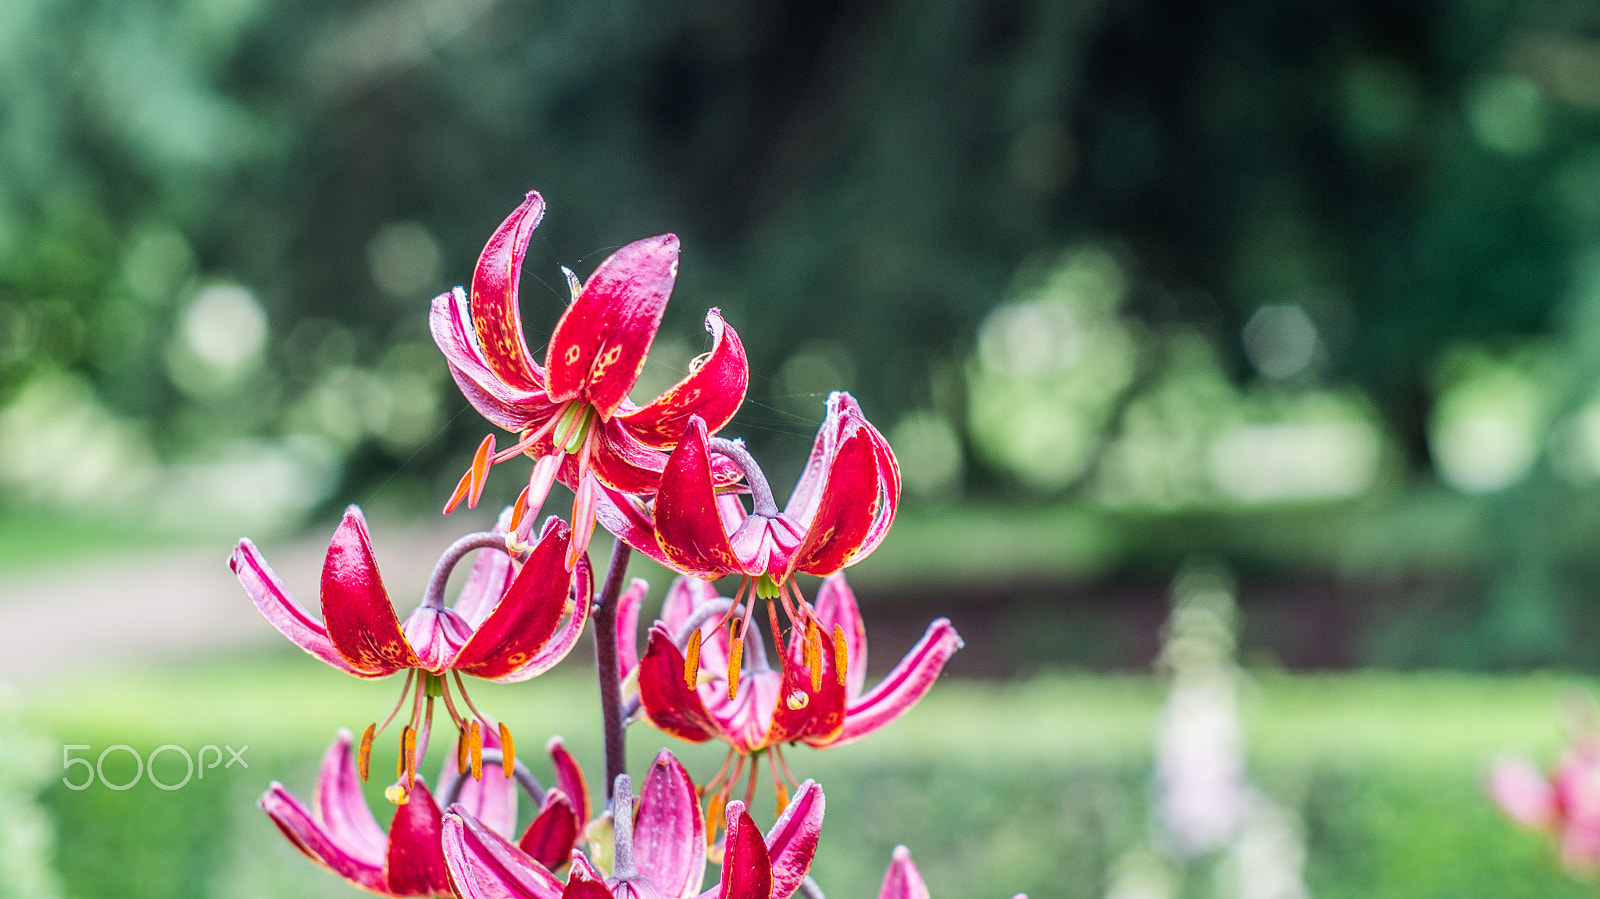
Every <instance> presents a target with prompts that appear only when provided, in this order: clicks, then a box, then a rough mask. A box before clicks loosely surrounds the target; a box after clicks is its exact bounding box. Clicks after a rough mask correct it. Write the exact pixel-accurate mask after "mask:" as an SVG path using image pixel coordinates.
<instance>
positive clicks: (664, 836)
mask: <svg viewBox="0 0 1600 899" xmlns="http://www.w3.org/2000/svg"><path fill="white" fill-rule="evenodd" d="M633 852H634V860H635V863H636V864H637V865H638V868H639V874H640V876H641V877H643V878H644V879H645V880H647V881H649V882H650V883H651V885H653V886H654V887H655V888H656V889H657V890H659V891H660V893H661V895H662V896H692V895H694V894H695V893H698V892H699V891H700V884H701V882H702V881H703V880H704V879H705V871H706V832H705V820H704V818H702V817H701V815H700V795H699V793H698V792H696V791H695V787H694V782H693V781H692V780H690V779H689V772H688V771H685V770H684V769H683V766H682V765H681V764H679V763H678V760H677V759H675V758H673V756H672V753H670V752H668V751H667V750H665V749H663V750H661V751H660V752H659V753H657V754H656V760H655V763H654V764H652V765H651V766H650V773H649V774H647V775H646V776H645V780H644V788H643V789H642V790H640V792H639V818H638V822H637V824H635V826H634V831H633Z"/></svg>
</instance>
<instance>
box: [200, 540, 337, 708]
mask: <svg viewBox="0 0 1600 899" xmlns="http://www.w3.org/2000/svg"><path fill="white" fill-rule="evenodd" d="M228 567H229V568H232V569H233V573H234V574H236V575H238V576H239V583H240V584H241V585H243V586H244V592H245V593H247V594H249V596H250V601H251V602H253V603H255V606H256V610H257V611H259V612H260V613H261V615H262V617H264V618H266V619H267V623H269V624H271V625H272V626H273V627H275V628H277V629H278V632H279V633H281V634H283V635H284V636H285V637H288V638H289V640H290V641H291V642H292V643H294V645H296V646H298V647H300V648H301V649H303V650H305V651H306V652H308V653H310V654H312V655H313V656H316V657H317V658H319V659H321V660H322V661H324V662H327V663H328V664H329V665H332V666H333V667H335V668H337V669H339V670H340V671H344V672H347V673H349V674H354V675H358V676H363V675H364V674H365V673H364V672H362V671H360V670H358V669H356V668H355V667H353V666H351V664H350V663H349V662H346V661H345V660H344V656H342V655H340V654H339V651H338V650H337V649H334V648H333V641H332V640H330V639H329V638H328V629H327V628H326V627H324V626H323V624H322V622H321V621H318V620H317V618H316V616H314V615H312V614H311V612H309V611H308V610H307V609H306V607H305V606H302V605H300V603H299V602H298V601H297V600H296V599H295V598H294V597H293V596H291V595H290V594H289V591H288V589H286V588H285V587H284V586H283V581H281V580H279V578H278V575H277V574H276V573H275V572H273V570H272V566H270V565H268V564H267V560H266V559H265V558H263V557H262V555H261V552H260V551H259V550H257V549H256V545H255V544H254V543H251V542H250V541H249V540H240V541H239V545H238V546H236V547H234V549H233V555H231V556H229V557H228Z"/></svg>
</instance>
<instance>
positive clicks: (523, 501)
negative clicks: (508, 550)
mask: <svg viewBox="0 0 1600 899" xmlns="http://www.w3.org/2000/svg"><path fill="white" fill-rule="evenodd" d="M527 514H528V488H527V487H524V488H522V492H521V493H519V494H517V501H516V502H514V503H512V504H511V529H510V531H509V532H508V533H512V534H515V533H516V532H517V530H518V529H519V528H521V527H522V519H523V518H525V517H526V516H527Z"/></svg>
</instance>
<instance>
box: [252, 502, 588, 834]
mask: <svg viewBox="0 0 1600 899" xmlns="http://www.w3.org/2000/svg"><path fill="white" fill-rule="evenodd" d="M501 521H502V524H501V531H500V533H501V534H503V533H504V531H503V528H504V524H505V522H506V516H505V515H502V517H501ZM503 539H504V538H503V537H501V536H499V535H483V536H480V537H477V538H467V539H466V540H464V541H461V542H458V544H457V546H456V547H452V550H451V551H449V552H447V553H446V555H445V557H444V558H443V559H441V560H440V564H439V566H438V567H436V568H435V570H434V573H433V578H432V579H431V581H430V583H429V587H428V591H427V594H426V596H425V598H424V600H423V603H422V605H421V606H419V607H418V608H417V610H416V611H414V612H412V613H411V615H410V616H409V617H407V618H406V621H405V624H404V625H402V624H401V623H400V620H399V618H398V617H397V616H396V615H395V611H394V605H393V603H391V602H390V600H389V594H388V592H387V591H385V590H384V587H383V579H382V578H381V577H380V576H379V574H378V564H377V561H376V559H374V558H373V554H372V539H371V537H370V536H369V535H368V533H367V523H366V520H365V519H364V518H363V517H362V515H361V510H360V509H359V508H357V507H356V506H350V507H349V508H348V509H346V510H345V514H344V520H343V521H342V522H340V524H339V528H338V530H336V531H335V532H334V535H333V540H332V542H331V543H330V544H329V545H328V554H327V557H326V559H325V560H324V562H323V565H322V620H321V621H319V620H317V618H316V617H315V616H314V615H312V614H311V613H310V612H309V611H307V610H306V608H305V607H304V606H302V605H300V603H299V602H297V601H296V600H295V598H294V597H293V596H292V595H290V593H289V591H288V590H287V589H286V588H285V587H284V585H283V582H282V581H281V580H279V578H278V576H277V575H276V574H275V573H274V572H273V570H272V568H271V566H269V565H268V564H267V561H266V559H265V558H263V557H262V556H261V553H260V552H259V551H258V550H257V549H256V547H255V544H254V543H252V542H250V541H249V540H241V541H239V545H238V546H237V547H236V548H235V549H234V551H233V555H232V556H231V557H230V558H229V559H228V565H229V566H230V567H231V568H232V569H233V571H234V573H235V574H236V575H238V577H239V582H240V583H241V584H243V585H244V589H245V592H246V593H248V594H249V595H250V599H251V601H252V602H254V603H255V605H256V608H257V609H259V610H260V611H261V614H262V615H264V616H265V617H266V619H267V621H268V622H270V623H271V624H272V625H273V626H274V627H276V628H277V629H278V630H279V631H280V632H282V634H283V635H284V636H286V637H288V638H289V639H290V640H291V641H293V642H294V643H295V645H297V646H299V647H300V648H301V649H304V650H305V651H306V652H308V653H310V654H311V655H313V656H316V657H317V658H319V659H321V660H322V661H324V662H327V663H328V664H329V665H332V666H333V667H335V668H337V669H339V670H340V671H344V672H345V673H347V674H353V675H355V676H356V677H362V678H381V677H388V676H389V675H391V674H394V673H395V672H397V671H401V670H406V671H408V674H407V675H406V683H405V687H404V688H402V690H401V694H400V702H399V704H397V705H396V706H395V709H394V711H393V712H391V713H390V714H389V717H388V718H387V719H386V720H385V721H384V722H383V724H381V725H379V724H372V725H369V726H368V727H367V729H366V733H364V734H363V735H362V739H361V747H360V755H359V764H360V772H361V775H362V779H365V778H366V774H367V760H368V758H369V757H370V753H371V749H372V739H373V737H374V736H376V734H377V733H379V732H381V731H382V730H383V729H384V728H385V727H387V726H388V724H389V722H390V721H393V720H394V718H395V716H396V715H398V714H399V712H400V710H401V708H403V707H405V705H406V701H407V699H408V698H409V699H410V700H411V713H410V716H409V718H408V723H407V724H406V726H405V727H404V728H403V729H402V731H401V737H400V747H401V752H400V755H401V761H402V770H401V774H400V779H399V780H398V781H397V782H396V783H395V785H394V786H392V787H390V788H389V797H390V799H391V801H394V802H396V803H403V802H405V800H406V796H407V794H408V792H409V791H410V788H411V785H412V782H413V780H414V779H415V777H416V763H417V759H419V758H421V756H422V755H423V754H424V753H425V752H426V750H427V745H428V733H429V730H430V727H431V724H432V721H433V702H434V699H435V698H436V697H442V698H443V699H444V705H445V708H446V710H447V711H448V712H449V714H450V719H451V721H453V722H454V723H455V725H456V727H457V729H458V732H459V735H460V736H461V737H462V738H463V739H464V740H465V741H466V742H467V744H468V745H469V746H472V747H475V748H474V749H473V750H472V751H471V758H472V759H474V760H476V759H477V758H478V757H479V755H480V754H481V751H482V747H483V739H484V738H483V733H484V732H485V730H487V729H489V728H490V727H491V724H490V721H489V719H488V718H485V717H484V716H483V715H482V714H480V713H479V712H478V710H477V708H476V707H475V706H473V704H472V700H471V698H470V697H468V696H467V692H466V683H465V681H463V680H462V677H461V675H462V674H470V675H472V676H473V677H478V678H482V679H484V680H490V681H496V682H499V683H511V682H516V681H522V680H527V679H528V678H531V677H534V676H535V675H538V674H541V673H543V672H545V671H547V670H549V669H550V668H551V667H553V666H554V665H555V664H556V663H557V662H559V661H561V659H563V658H565V657H566V655H567V653H568V652H570V651H571V650H572V647H573V646H574V645H575V644H576V643H577V641H578V636H579V635H580V634H581V633H582V632H583V627H584V624H585V623H586V622H587V621H588V617H589V605H590V600H591V599H592V597H593V592H594V578H593V576H592V574H591V572H590V569H589V565H588V560H587V559H584V560H583V564H581V565H579V566H578V568H577V571H576V572H574V573H571V574H569V573H568V571H567V569H566V567H565V564H564V557H565V554H566V552H567V548H568V546H569V545H570V541H571V538H570V529H569V528H568V527H567V526H566V524H565V523H564V522H562V521H561V520H560V519H557V518H554V517H552V518H551V519H550V520H548V521H546V522H545V526H544V530H543V532H542V533H541V534H540V537H539V541H538V544H537V545H536V546H534V547H533V549H532V551H531V552H530V553H528V555H527V558H526V560H525V561H523V563H522V566H521V568H520V570H517V571H515V572H513V566H512V562H511V559H510V558H509V557H508V555H506V551H505V545H504V542H503ZM464 544H465V545H464ZM474 548H492V549H498V550H499V552H490V553H482V554H480V556H479V558H478V560H477V562H476V563H475V564H474V566H473V568H472V571H471V573H470V574H469V575H468V577H467V580H466V583H465V585H464V586H463V587H462V589H461V593H460V595H459V596H458V597H457V599H456V603H455V606H454V608H447V607H446V606H445V605H444V600H443V592H444V586H445V582H446V580H447V579H448V578H449V575H450V569H451V567H453V565H454V564H455V562H456V561H458V560H459V559H460V558H461V557H462V556H463V555H464V554H465V553H466V552H467V551H470V550H471V549H474ZM569 602H571V603H573V605H571V606H570V608H569ZM563 617H565V618H566V624H565V625H562V619H563ZM451 679H453V680H454V681H455V687H456V692H459V694H460V696H461V699H462V700H463V701H464V702H465V704H466V708H465V710H458V709H457V708H456V705H455V701H454V699H453V697H452V695H451V693H452V689H451V686H450V680H451ZM466 712H470V714H466ZM480 724H481V725H482V726H481V727H480ZM499 735H500V739H501V741H502V742H503V743H504V744H505V753H506V755H507V756H510V757H512V758H514V754H513V750H512V748H511V735H510V732H509V731H508V730H506V728H505V726H504V725H500V726H499ZM472 767H473V768H474V773H475V774H476V770H477V768H478V767H479V765H478V763H477V762H476V761H474V763H473V766H472Z"/></svg>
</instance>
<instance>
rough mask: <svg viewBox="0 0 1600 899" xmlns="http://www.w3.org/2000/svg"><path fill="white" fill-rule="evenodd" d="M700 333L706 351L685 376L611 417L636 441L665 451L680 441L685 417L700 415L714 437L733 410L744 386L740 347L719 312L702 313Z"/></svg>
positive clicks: (746, 372) (745, 367)
mask: <svg viewBox="0 0 1600 899" xmlns="http://www.w3.org/2000/svg"><path fill="white" fill-rule="evenodd" d="M706 330H707V331H709V332H711V339H712V345H711V352H710V353H709V354H707V355H706V356H705V357H704V359H703V360H702V361H701V363H700V364H699V365H698V366H694V367H691V369H690V371H689V375H688V377H686V378H684V379H683V380H681V381H679V382H678V383H677V384H674V385H673V386H672V387H670V388H668V389H667V391H666V392H665V393H663V394H661V395H660V396H658V397H656V398H655V399H653V400H651V401H650V402H648V403H646V404H644V405H643V406H640V407H639V408H637V409H634V410H632V411H628V412H624V413H622V414H620V415H618V416H617V419H618V421H620V422H621V423H622V424H623V426H624V427H626V428H627V429H628V431H629V433H631V434H633V435H634V437H636V438H638V440H639V441H640V442H641V443H644V444H645V445H647V446H651V447H654V448H656V449H662V450H670V449H672V448H673V447H674V446H676V445H677V443H678V441H679V440H680V439H681V438H682V436H683V429H684V427H685V425H687V424H688V422H689V416H691V415H698V416H700V418H701V419H702V420H703V421H705V423H706V428H707V429H708V430H710V431H711V432H712V433H713V434H714V433H716V432H717V431H720V430H722V428H723V427H724V426H725V425H727V423H728V422H729V421H731V420H732V419H733V416H734V413H736V412H738V411H739V405H740V404H741V403H743V402H744V396H745V391H746V390H747V389H748V387H749V386H750V363H749V360H748V359H746V357H745V352H744V344H742V343H740V341H739V335H738V334H737V333H735V332H734V330H733V328H732V327H729V326H728V324H727V323H725V322H724V321H723V320H722V313H721V311H720V310H717V309H712V310H711V311H710V312H707V313H706Z"/></svg>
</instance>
